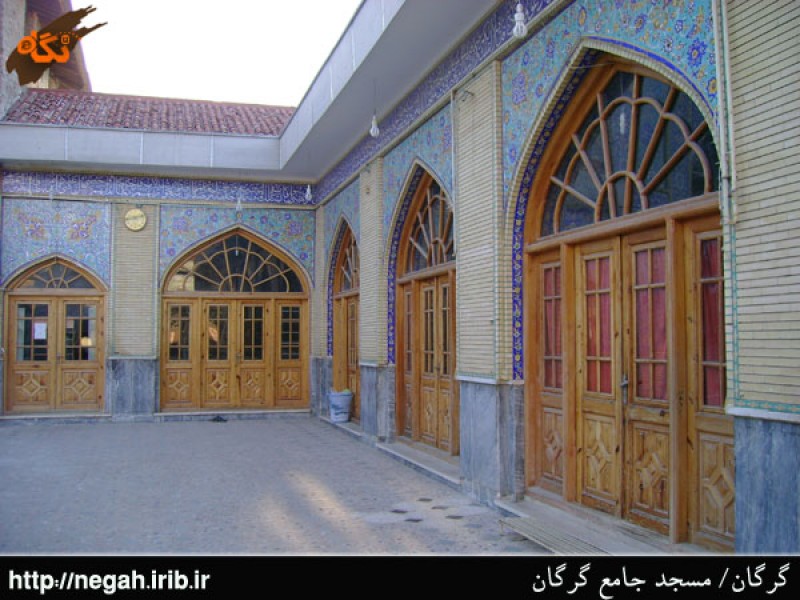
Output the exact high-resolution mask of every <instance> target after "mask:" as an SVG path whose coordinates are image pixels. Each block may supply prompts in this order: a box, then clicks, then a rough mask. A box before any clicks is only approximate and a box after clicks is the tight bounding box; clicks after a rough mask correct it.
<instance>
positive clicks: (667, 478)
mask: <svg viewBox="0 0 800 600" xmlns="http://www.w3.org/2000/svg"><path fill="white" fill-rule="evenodd" d="M622 247H623V252H624V266H623V283H622V285H623V308H624V311H623V318H624V321H623V330H624V337H623V348H624V351H625V352H624V357H623V359H624V361H623V374H622V380H623V388H622V390H621V391H622V404H623V422H624V427H625V440H624V467H623V468H624V473H625V475H624V477H625V484H626V488H625V490H624V493H625V505H624V512H625V514H626V516H627V517H628V518H629V519H630V520H632V521H635V522H638V523H640V524H642V525H645V526H647V527H650V528H651V529H655V530H657V531H659V532H661V533H664V534H667V533H668V532H669V526H670V521H669V520H670V495H671V489H670V488H671V473H670V471H671V462H672V460H673V459H672V455H671V451H670V439H671V437H672V435H673V434H672V433H671V431H670V422H671V411H672V410H673V406H675V405H676V403H675V401H674V400H675V394H674V390H672V389H671V386H670V385H669V376H668V374H669V370H670V362H671V361H673V360H675V359H676V358H677V357H676V356H675V353H674V352H672V351H671V348H669V343H668V341H669V338H668V331H669V328H670V327H671V325H672V319H673V318H674V315H673V312H674V311H670V310H668V307H669V306H672V303H671V301H670V297H674V294H673V293H668V292H669V290H668V282H667V248H666V239H665V235H664V233H663V231H656V232H653V233H644V234H637V235H635V236H628V237H626V238H625V239H624V240H623V244H622ZM676 483H677V482H676Z"/></svg>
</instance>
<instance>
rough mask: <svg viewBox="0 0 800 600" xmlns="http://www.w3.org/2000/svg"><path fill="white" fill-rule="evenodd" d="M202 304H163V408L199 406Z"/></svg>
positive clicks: (175, 302)
mask: <svg viewBox="0 0 800 600" xmlns="http://www.w3.org/2000/svg"><path fill="white" fill-rule="evenodd" d="M199 312H200V305H199V302H198V301H197V300H193V299H181V300H169V301H166V302H165V303H164V316H163V319H164V328H163V331H164V334H163V340H162V345H161V348H162V350H161V364H162V368H163V370H162V376H161V409H162V410H188V409H192V408H195V407H199V406H200V382H199V370H200V367H199V365H200V354H201V352H200V347H199V340H198V338H199V327H198V326H197V324H196V322H197V320H198V319H199V318H200V315H199Z"/></svg>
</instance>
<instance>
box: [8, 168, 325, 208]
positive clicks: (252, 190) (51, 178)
mask: <svg viewBox="0 0 800 600" xmlns="http://www.w3.org/2000/svg"><path fill="white" fill-rule="evenodd" d="M3 192H4V193H5V194H24V195H29V194H53V195H54V196H61V197H64V196H102V197H104V198H150V199H161V198H165V199H170V200H208V201H213V202H230V203H235V202H238V201H241V202H246V203H263V204H286V205H301V206H302V205H313V204H314V199H313V198H312V199H311V200H309V199H307V198H306V186H305V185H296V184H286V183H252V182H247V181H218V180H212V179H182V178H175V177H140V176H128V175H93V174H83V173H80V174H77V173H45V172H39V171H35V172H30V171H4V172H3Z"/></svg>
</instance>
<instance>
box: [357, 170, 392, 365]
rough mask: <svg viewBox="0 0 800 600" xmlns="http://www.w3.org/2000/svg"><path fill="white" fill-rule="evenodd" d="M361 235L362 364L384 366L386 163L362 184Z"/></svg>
mask: <svg viewBox="0 0 800 600" xmlns="http://www.w3.org/2000/svg"><path fill="white" fill-rule="evenodd" d="M359 206H360V207H361V224H360V226H361V231H360V242H361V244H360V246H359V249H358V250H359V261H360V262H359V264H360V272H359V277H360V279H361V283H360V287H359V319H360V322H359V344H360V346H359V351H360V354H361V356H360V360H362V361H365V362H371V363H377V364H380V365H383V364H385V363H386V360H387V351H386V340H387V321H386V311H387V303H388V298H387V293H386V285H387V282H386V277H387V267H386V256H385V249H384V245H383V160H382V159H376V160H374V161H373V162H372V163H370V164H369V165H368V166H367V167H366V168H365V169H364V170H363V171H362V172H361V179H360V182H359Z"/></svg>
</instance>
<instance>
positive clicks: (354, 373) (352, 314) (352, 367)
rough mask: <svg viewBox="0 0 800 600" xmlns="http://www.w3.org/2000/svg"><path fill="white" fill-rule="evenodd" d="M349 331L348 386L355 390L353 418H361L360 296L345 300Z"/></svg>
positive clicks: (347, 346) (346, 327) (347, 345)
mask: <svg viewBox="0 0 800 600" xmlns="http://www.w3.org/2000/svg"><path fill="white" fill-rule="evenodd" d="M345 305H346V319H347V324H346V326H345V329H346V332H347V343H346V352H347V387H348V389H349V390H350V391H351V392H353V404H352V411H353V419H355V420H356V421H358V420H360V419H361V401H360V396H359V379H360V367H359V365H358V296H351V297H349V298H347V299H346V300H345Z"/></svg>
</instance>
